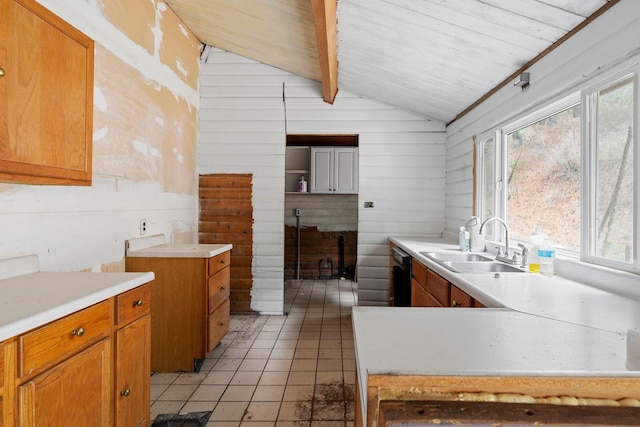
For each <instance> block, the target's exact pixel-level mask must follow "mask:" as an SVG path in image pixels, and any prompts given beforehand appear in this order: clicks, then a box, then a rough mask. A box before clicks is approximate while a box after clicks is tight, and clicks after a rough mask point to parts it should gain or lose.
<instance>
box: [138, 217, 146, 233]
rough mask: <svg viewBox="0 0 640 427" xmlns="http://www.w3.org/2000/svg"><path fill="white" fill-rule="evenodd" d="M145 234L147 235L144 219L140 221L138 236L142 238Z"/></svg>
mask: <svg viewBox="0 0 640 427" xmlns="http://www.w3.org/2000/svg"><path fill="white" fill-rule="evenodd" d="M145 234H147V220H146V219H141V220H140V235H141V236H144V235H145Z"/></svg>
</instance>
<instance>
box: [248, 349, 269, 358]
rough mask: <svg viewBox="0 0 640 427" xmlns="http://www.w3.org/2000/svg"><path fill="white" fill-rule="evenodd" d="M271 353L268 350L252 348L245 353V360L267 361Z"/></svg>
mask: <svg viewBox="0 0 640 427" xmlns="http://www.w3.org/2000/svg"><path fill="white" fill-rule="evenodd" d="M271 351H272V350H271V349H270V348H252V349H250V350H249V351H248V352H247V355H246V356H245V359H268V358H269V355H270V354H271Z"/></svg>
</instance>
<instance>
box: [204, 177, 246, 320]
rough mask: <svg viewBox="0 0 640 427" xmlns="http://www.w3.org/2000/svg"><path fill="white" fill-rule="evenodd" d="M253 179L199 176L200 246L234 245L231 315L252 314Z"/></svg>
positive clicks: (232, 255)
mask: <svg viewBox="0 0 640 427" xmlns="http://www.w3.org/2000/svg"><path fill="white" fill-rule="evenodd" d="M252 180H253V177H252V175H250V174H247V175H243V174H211V175H200V189H199V190H200V191H199V197H200V221H199V225H198V232H199V233H198V241H199V242H200V243H231V244H232V245H233V249H232V250H231V292H230V300H231V312H232V313H246V312H250V311H251V288H252V286H253V275H252V273H251V260H252V258H253V206H252V205H251V196H252V192H253V181H252Z"/></svg>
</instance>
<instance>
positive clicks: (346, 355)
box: [342, 348, 356, 359]
mask: <svg viewBox="0 0 640 427" xmlns="http://www.w3.org/2000/svg"><path fill="white" fill-rule="evenodd" d="M342 358H343V359H355V358H356V351H355V349H353V348H343V349H342Z"/></svg>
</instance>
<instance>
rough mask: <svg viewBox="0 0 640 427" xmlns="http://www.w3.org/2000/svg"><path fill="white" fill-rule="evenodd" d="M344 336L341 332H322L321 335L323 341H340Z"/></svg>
mask: <svg viewBox="0 0 640 427" xmlns="http://www.w3.org/2000/svg"><path fill="white" fill-rule="evenodd" d="M341 338H342V336H341V334H340V332H339V331H322V332H321V333H320V339H321V340H339V339H341Z"/></svg>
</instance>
